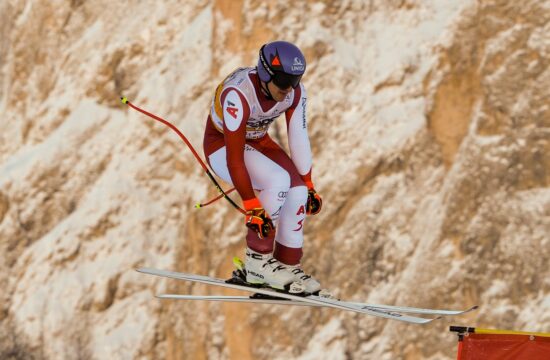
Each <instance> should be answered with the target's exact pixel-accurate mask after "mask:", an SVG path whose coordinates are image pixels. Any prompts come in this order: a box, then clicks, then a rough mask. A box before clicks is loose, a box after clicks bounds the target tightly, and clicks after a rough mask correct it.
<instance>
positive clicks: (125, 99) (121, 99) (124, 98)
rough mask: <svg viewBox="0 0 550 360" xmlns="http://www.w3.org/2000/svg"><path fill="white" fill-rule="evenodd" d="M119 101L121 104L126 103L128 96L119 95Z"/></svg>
mask: <svg viewBox="0 0 550 360" xmlns="http://www.w3.org/2000/svg"><path fill="white" fill-rule="evenodd" d="M120 102H121V103H123V104H128V98H127V97H126V96H121V97H120Z"/></svg>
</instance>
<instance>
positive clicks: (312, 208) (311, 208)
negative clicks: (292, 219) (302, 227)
mask: <svg viewBox="0 0 550 360" xmlns="http://www.w3.org/2000/svg"><path fill="white" fill-rule="evenodd" d="M322 206H323V199H321V196H320V195H319V194H317V191H315V189H314V188H311V189H309V190H308V191H307V204H306V214H308V215H317V214H318V213H319V212H320V211H321V207H322Z"/></svg>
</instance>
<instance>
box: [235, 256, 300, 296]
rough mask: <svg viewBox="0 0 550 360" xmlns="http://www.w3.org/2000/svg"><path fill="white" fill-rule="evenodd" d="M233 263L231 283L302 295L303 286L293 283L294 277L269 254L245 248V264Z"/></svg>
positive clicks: (238, 260)
mask: <svg viewBox="0 0 550 360" xmlns="http://www.w3.org/2000/svg"><path fill="white" fill-rule="evenodd" d="M233 263H234V264H235V267H236V268H237V269H236V270H235V271H233V279H234V280H233V281H236V282H240V283H241V284H243V285H247V286H255V287H270V288H272V289H275V290H278V291H283V292H288V293H290V294H302V293H304V290H305V288H304V286H303V284H301V283H297V282H295V275H294V274H293V273H292V272H290V271H289V268H288V267H287V266H286V265H284V264H282V263H281V262H279V261H278V260H277V259H274V258H273V256H272V255H271V254H260V253H258V252H255V251H254V250H251V249H250V248H247V249H246V259H245V262H244V263H243V262H242V261H241V260H240V259H239V258H234V259H233Z"/></svg>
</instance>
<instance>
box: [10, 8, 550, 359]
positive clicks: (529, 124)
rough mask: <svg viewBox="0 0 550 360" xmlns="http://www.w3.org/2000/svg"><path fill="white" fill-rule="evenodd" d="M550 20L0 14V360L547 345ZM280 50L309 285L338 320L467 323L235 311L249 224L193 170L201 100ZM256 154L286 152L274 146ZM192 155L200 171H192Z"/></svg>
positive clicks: (314, 13)
mask: <svg viewBox="0 0 550 360" xmlns="http://www.w3.org/2000/svg"><path fill="white" fill-rule="evenodd" d="M549 4H550V3H549V2H548V1H535V0H529V1H525V2H514V1H501V0H487V1H473V0H469V1H460V2H458V1H450V0H449V1H435V0H430V1H414V0H410V1H409V0H396V1H378V0H370V1H337V2H333V1H295V2H277V1H275V2H264V1H257V0H236V1H223V0H217V1H194V2H185V1H163V2H149V1H126V2H111V1H104V0H93V1H81V0H71V1H61V0H56V1H38V0H36V1H30V0H4V1H2V2H0V36H1V40H0V110H1V114H2V117H1V120H0V288H1V290H0V300H1V301H0V358H2V359H4V358H8V359H288V358H296V359H320V358H326V359H407V360H414V359H452V358H454V356H455V355H454V353H455V346H456V337H455V335H454V334H452V333H449V332H448V326H449V325H468V326H478V327H488V328H504V329H515V330H529V331H546V332H549V331H550V270H549V269H550V268H549V267H548V264H549V262H550V235H549V234H550V155H549V153H550V100H549V99H550V90H549V89H550V87H549V86H548V85H549V84H550V70H549V63H550V36H549V34H550V5H549ZM275 39H285V40H289V41H293V42H295V43H297V44H298V45H299V46H300V47H301V48H302V49H303V50H304V52H305V55H306V58H307V59H308V70H307V73H306V75H305V77H304V83H305V85H306V87H307V89H308V95H309V99H308V118H309V130H310V134H311V141H312V147H313V152H314V156H315V159H314V181H315V183H316V186H317V188H318V190H319V192H320V193H321V195H323V199H324V209H323V211H322V212H321V214H319V215H318V216H317V217H312V218H309V219H308V221H307V224H306V240H305V257H304V260H303V264H304V267H305V268H307V269H308V270H309V271H311V272H312V273H314V274H315V275H316V276H317V277H318V278H320V279H321V280H322V282H323V283H324V285H326V286H327V287H329V288H332V289H334V290H336V292H337V293H338V295H339V296H340V297H342V298H346V299H354V300H364V301H368V302H374V303H386V304H397V305H410V306H421V307H434V308H437V307H445V308H463V307H467V306H471V305H474V304H479V305H480V306H481V308H480V310H479V311H477V312H475V313H472V314H468V315H467V316H462V317H457V318H454V319H453V318H451V319H444V320H441V321H438V322H436V323H434V324H430V325H427V326H413V325H406V324H402V323H398V322H392V321H387V320H382V319H377V318H371V317H367V316H362V315H359V314H351V313H349V314H348V313H343V312H340V311H337V310H330V309H322V310H320V309H304V308H290V307H277V306H273V307H269V306H247V305H239V304H209V303H198V302H197V303H188V302H173V301H160V300H157V299H155V298H154V297H153V296H154V294H157V293H162V292H180V293H197V294H199V293H200V294H219V293H220V292H221V293H227V294H229V293H230V292H228V291H227V292H226V291H220V290H219V289H214V288H209V287H205V286H200V285H192V284H187V283H181V282H180V283H178V282H176V281H174V280H161V279H158V278H150V277H148V276H145V275H142V274H138V273H136V272H135V271H134V269H135V268H136V267H139V266H150V267H157V268H163V269H173V270H179V271H185V272H192V273H199V274H207V275H212V276H217V277H227V276H229V274H230V271H231V266H232V265H231V258H232V257H233V256H242V253H243V249H244V248H243V246H244V243H243V234H244V228H243V226H242V218H241V217H240V216H239V214H238V213H236V212H235V211H234V210H233V209H232V208H230V207H229V206H227V205H226V204H225V203H223V202H219V203H217V204H216V205H212V206H211V207H208V208H205V209H202V210H196V209H194V208H193V204H194V203H195V202H197V201H200V200H204V199H207V198H209V197H211V196H214V195H216V191H215V189H213V188H212V186H211V185H210V184H209V182H208V179H207V178H206V177H205V176H204V175H203V174H202V170H201V168H200V167H199V166H198V165H197V164H196V162H195V160H194V159H193V157H192V155H191V154H190V152H189V151H188V150H187V149H186V148H185V147H184V145H183V144H182V143H181V142H180V140H179V139H178V138H177V136H176V135H175V134H174V133H172V132H170V131H169V130H168V129H167V128H165V127H163V126H162V125H161V124H158V123H156V122H154V121H153V120H151V119H149V118H146V117H144V116H143V115H141V114H139V113H137V112H134V111H130V110H129V109H128V108H127V107H125V106H123V105H122V104H120V102H119V96H120V95H122V94H123V95H126V96H128V97H129V99H130V100H132V101H133V102H134V103H136V104H137V105H139V106H142V107H145V108H146V109H148V110H150V111H152V112H155V113H157V114H159V115H160V116H163V117H165V118H166V119H169V120H171V121H172V122H174V123H175V124H176V125H177V126H178V127H179V128H180V129H181V130H182V131H183V132H184V134H186V136H187V137H188V138H189V139H190V140H191V142H192V143H193V144H194V145H195V146H196V147H197V148H198V149H199V150H200V149H201V144H202V131H203V126H204V122H205V118H206V114H207V111H208V108H209V102H210V99H211V96H212V92H213V90H214V87H215V86H216V85H217V83H218V82H219V81H221V80H222V79H223V78H224V76H225V75H226V74H228V73H229V72H230V71H231V70H232V69H233V68H235V67H237V66H243V65H247V66H252V65H254V64H255V62H256V56H257V51H258V48H259V47H260V46H261V45H262V44H263V43H265V42H267V41H270V40H275ZM272 136H274V137H275V138H277V139H278V140H279V141H280V142H281V143H283V144H284V143H285V136H286V132H285V128H284V126H283V125H282V124H276V125H275V126H274V128H273V129H272ZM201 153H202V151H201Z"/></svg>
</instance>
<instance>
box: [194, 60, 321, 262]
mask: <svg viewBox="0 0 550 360" xmlns="http://www.w3.org/2000/svg"><path fill="white" fill-rule="evenodd" d="M306 99H307V97H306V91H305V88H304V86H303V85H302V84H300V85H299V86H298V87H297V88H296V89H293V90H292V91H291V92H290V93H289V94H288V95H287V96H286V98H285V99H284V100H283V101H280V102H276V101H275V100H273V99H271V98H268V97H267V96H266V95H265V94H264V93H263V92H262V90H261V87H260V80H259V78H258V75H257V73H256V69H255V68H239V69H237V70H235V71H234V72H232V73H231V74H230V75H229V76H228V77H227V78H226V79H225V80H224V81H223V82H222V83H221V84H220V85H219V86H218V87H217V88H216V92H215V95H214V97H213V100H212V107H211V110H210V114H209V116H208V120H207V123H206V130H205V134H204V144H203V145H204V152H205V155H206V159H207V161H208V163H209V165H210V167H211V168H212V170H213V171H214V173H215V174H216V175H217V176H219V177H220V178H222V179H223V180H224V181H226V182H228V183H230V184H233V185H234V186H235V188H236V190H237V191H238V193H239V195H240V196H241V198H242V200H243V202H246V201H251V200H254V199H255V198H256V197H257V198H258V199H259V200H260V202H261V204H262V206H263V207H264V209H265V210H266V212H267V213H268V214H269V216H270V217H271V219H272V220H273V223H274V224H275V226H276V229H277V230H276V232H272V233H275V234H274V235H273V234H272V236H271V237H270V238H268V239H263V240H262V239H259V238H258V236H257V234H256V233H255V232H254V231H252V230H249V231H248V234H247V245H248V247H250V248H251V249H252V250H254V251H258V252H261V253H268V252H271V251H273V247H274V244H273V241H275V251H274V256H275V258H277V259H278V260H279V261H281V262H283V263H285V264H290V265H293V264H298V263H299V262H300V259H301V256H302V244H303V225H304V221H305V216H306V211H305V209H306V207H305V205H306V201H307V189H308V186H310V187H311V186H312V184H311V163H312V161H311V148H310V144H309V138H308V134H307V122H306ZM283 113H284V114H285V118H286V124H287V130H288V143H289V148H290V156H289V155H288V154H286V152H285V151H284V150H283V149H282V148H281V147H280V146H279V145H278V144H277V143H276V142H275V141H273V140H272V139H271V137H270V136H269V135H268V133H267V130H268V128H269V126H270V125H271V123H272V122H273V121H274V120H275V119H276V118H277V117H278V116H279V115H281V114H283ZM256 194H257V195H256Z"/></svg>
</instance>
